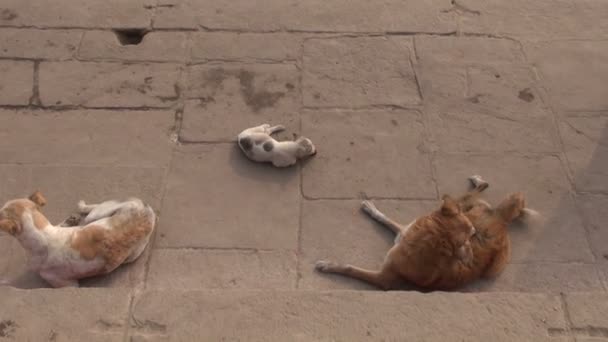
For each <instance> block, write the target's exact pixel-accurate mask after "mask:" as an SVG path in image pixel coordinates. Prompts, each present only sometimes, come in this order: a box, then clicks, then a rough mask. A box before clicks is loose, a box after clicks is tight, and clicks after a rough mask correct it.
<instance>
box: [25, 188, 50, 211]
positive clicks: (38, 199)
mask: <svg viewBox="0 0 608 342" xmlns="http://www.w3.org/2000/svg"><path fill="white" fill-rule="evenodd" d="M29 198H30V201H32V202H34V203H36V205H37V206H39V207H44V205H45V204H46V198H44V196H42V193H41V192H40V191H38V190H36V192H34V193H33V194H31V195H30V197H29Z"/></svg>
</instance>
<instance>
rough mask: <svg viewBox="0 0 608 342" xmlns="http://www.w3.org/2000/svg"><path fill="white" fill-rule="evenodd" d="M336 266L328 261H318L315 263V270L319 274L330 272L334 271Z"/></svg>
mask: <svg viewBox="0 0 608 342" xmlns="http://www.w3.org/2000/svg"><path fill="white" fill-rule="evenodd" d="M337 266H338V264H336V263H335V262H332V261H328V260H319V261H317V262H315V270H317V271H319V272H331V270H333V269H335V268H336V267H337Z"/></svg>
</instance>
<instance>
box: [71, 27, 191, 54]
mask: <svg viewBox="0 0 608 342" xmlns="http://www.w3.org/2000/svg"><path fill="white" fill-rule="evenodd" d="M186 51H187V34H186V33H185V32H150V33H147V34H146V35H145V36H144V37H143V39H142V40H141V42H140V43H139V44H127V45H124V44H122V43H121V42H120V39H119V38H118V35H117V33H115V32H112V31H87V32H85V33H84V36H83V38H82V44H81V45H80V48H79V49H78V56H79V57H80V58H83V59H102V60H127V61H184V60H185V59H186V55H187V52H186Z"/></svg>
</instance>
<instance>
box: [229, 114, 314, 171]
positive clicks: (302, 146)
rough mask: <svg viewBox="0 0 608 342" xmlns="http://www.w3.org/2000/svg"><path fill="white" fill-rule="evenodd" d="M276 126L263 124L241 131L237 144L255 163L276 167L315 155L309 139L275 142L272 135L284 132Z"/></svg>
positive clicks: (300, 138)
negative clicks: (270, 164)
mask: <svg viewBox="0 0 608 342" xmlns="http://www.w3.org/2000/svg"><path fill="white" fill-rule="evenodd" d="M284 129H285V127H284V126H281V125H278V126H273V127H270V125H269V124H263V125H260V126H257V127H252V128H248V129H246V130H244V131H242V132H241V133H240V134H239V135H238V137H237V142H238V145H239V147H240V148H241V150H242V151H243V152H244V153H245V155H247V157H248V158H249V159H251V160H253V161H257V162H271V163H272V165H274V166H276V167H286V166H291V165H293V164H295V163H296V162H297V160H298V159H302V158H305V157H308V156H312V155H314V154H316V153H317V150H316V149H315V146H314V145H313V144H312V142H311V141H310V139H307V138H304V137H299V138H298V139H296V140H295V141H277V140H275V139H274V138H273V137H271V135H272V134H274V133H276V132H280V131H282V130H284Z"/></svg>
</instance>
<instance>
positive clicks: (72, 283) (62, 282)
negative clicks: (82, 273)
mask: <svg viewBox="0 0 608 342" xmlns="http://www.w3.org/2000/svg"><path fill="white" fill-rule="evenodd" d="M40 276H41V277H42V278H43V279H44V280H46V281H47V282H48V283H49V284H51V286H52V287H54V288H59V287H79V284H78V280H73V279H61V278H59V277H57V276H56V275H54V274H49V273H45V272H41V273H40Z"/></svg>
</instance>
